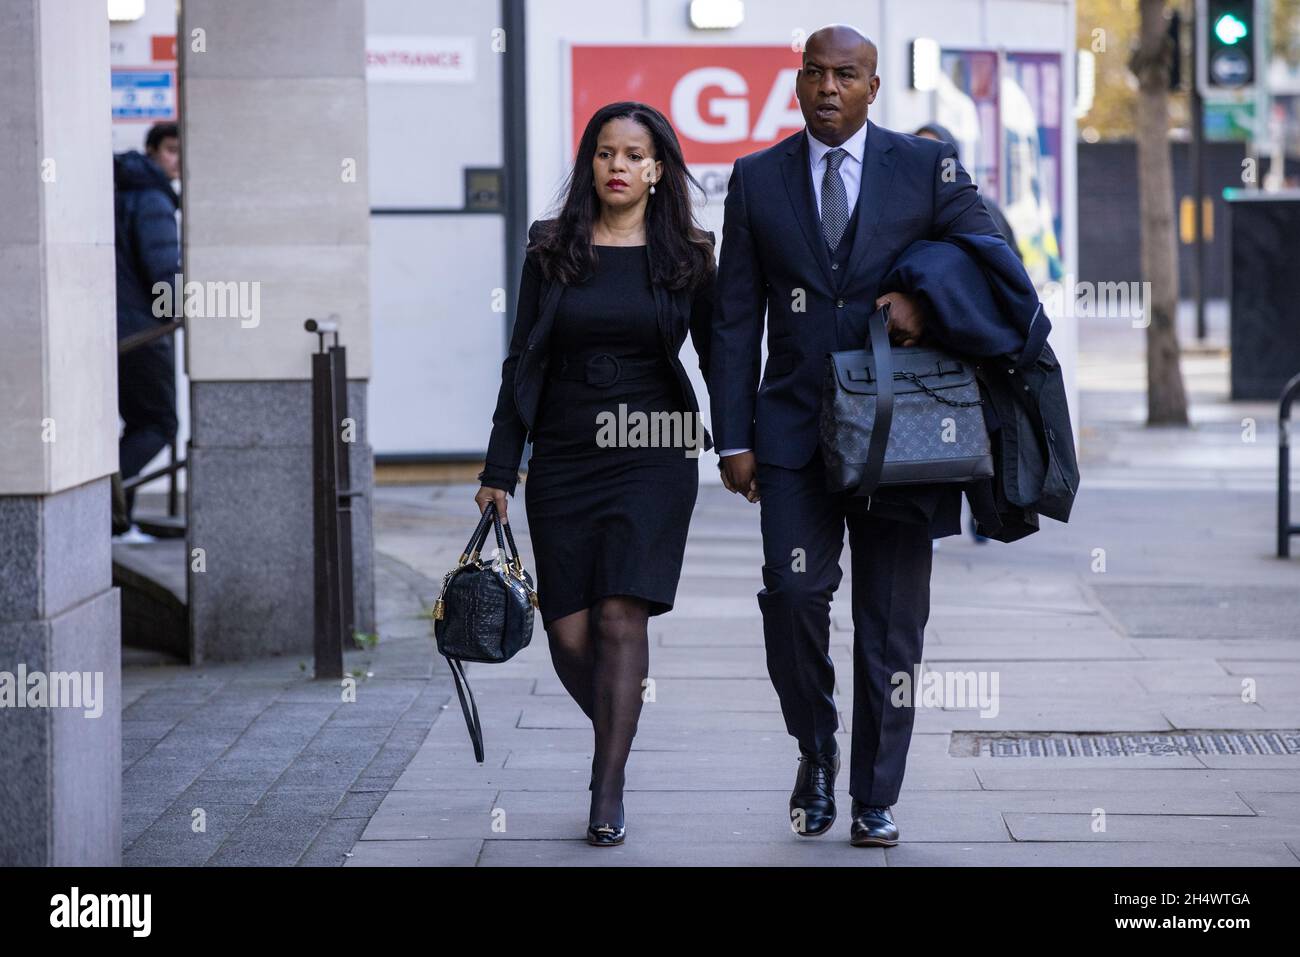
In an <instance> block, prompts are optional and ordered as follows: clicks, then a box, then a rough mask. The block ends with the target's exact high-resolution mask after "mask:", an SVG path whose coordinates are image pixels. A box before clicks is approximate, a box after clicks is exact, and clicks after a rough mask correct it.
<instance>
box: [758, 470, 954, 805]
mask: <svg viewBox="0 0 1300 957" xmlns="http://www.w3.org/2000/svg"><path fill="white" fill-rule="evenodd" d="M757 477H758V489H759V496H760V502H759V508H760V510H761V517H760V524H761V527H762V535H763V589H762V590H761V591H760V592H759V593H758V604H759V608H760V609H761V611H762V614H763V638H764V643H765V645H766V648H767V669H768V674H769V675H770V676H771V679H772V684H773V685H774V686H775V688H776V692H777V696H778V698H779V699H780V702H781V711H782V714H783V715H784V717H785V724H786V730H787V731H788V732H789V733H790V734H791V736H793V737H794V738H795V739H797V740H798V742H799V748H800V750H801V751H803V752H804V753H806V754H822V755H828V754H831V753H833V752H834V751H835V750H836V744H835V732H836V730H837V729H838V728H839V712H838V711H837V710H836V707H835V699H834V690H835V668H834V665H833V664H832V662H831V657H830V624H831V620H830V606H831V596H832V595H833V594H834V593H835V591H836V589H837V588H838V587H839V584H840V580H841V578H842V576H843V572H842V570H841V568H840V564H839V559H840V553H841V551H842V549H843V545H844V529H845V526H846V525H847V527H848V533H849V548H850V551H851V559H852V578H853V583H852V602H853V616H852V617H853V733H852V744H851V761H850V771H849V793H850V794H851V795H852V796H853V797H854V798H856V799H857V800H859V801H862V802H863V803H865V804H868V805H872V806H882V805H883V806H888V805H892V804H894V803H895V802H896V801H897V799H898V794H899V791H900V789H901V788H902V784H903V771H904V768H905V766H906V763H907V749H908V745H909V744H910V743H911V737H912V723H913V717H914V711H913V708H912V701H911V700H910V698H908V699H906V700H905V702H904V704H903V705H895V704H894V703H893V702H891V700H890V696H891V692H892V691H893V690H894V687H895V684H894V683H893V682H891V678H893V676H895V675H896V674H898V673H900V672H901V673H905V674H906V675H907V676H908V679H909V682H908V687H910V685H911V678H912V676H913V670H914V668H915V667H916V665H917V664H919V662H920V661H921V651H922V644H923V639H924V632H925V623H926V620H927V618H928V617H929V614H930V566H931V559H932V555H933V552H932V546H931V541H930V529H929V526H928V525H924V524H920V523H916V524H913V523H906V522H899V521H892V520H887V519H881V518H878V517H876V516H873V515H869V514H867V512H866V507H865V506H866V503H867V500H866V499H863V498H855V497H854V496H852V495H851V494H849V493H848V492H840V493H832V492H828V491H827V490H826V484H825V481H826V479H825V467H824V465H823V463H822V456H821V452H820V450H818V451H817V452H816V453H815V454H814V455H813V457H812V460H811V461H810V462H809V463H808V464H807V465H805V466H803V467H802V468H798V469H787V468H781V467H780V466H776V465H767V464H764V463H761V462H760V463H759V464H758V467H757Z"/></svg>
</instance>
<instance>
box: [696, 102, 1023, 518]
mask: <svg viewBox="0 0 1300 957" xmlns="http://www.w3.org/2000/svg"><path fill="white" fill-rule="evenodd" d="M814 195H815V194H814V192H813V184H812V174H811V172H810V170H809V164H808V142H807V134H806V131H804V130H801V131H800V132H798V133H796V134H794V135H793V136H790V137H789V138H787V139H785V140H783V141H782V142H780V143H777V144H775V145H774V146H771V147H769V148H768V149H766V150H763V151H761V152H758V153H753V154H750V155H749V156H744V157H742V158H740V159H739V160H737V161H736V164H735V166H734V168H733V169H732V173H731V182H730V184H729V186H728V190H727V200H726V206H725V215H724V219H723V227H722V254H721V259H720V262H719V265H718V281H717V287H716V296H715V302H714V313H713V329H712V337H711V338H712V342H711V344H710V353H711V359H710V362H709V371H708V382H709V397H710V401H711V404H712V415H711V418H712V422H713V433H714V434H713V439H714V443H715V445H716V446H717V448H719V449H731V448H752V449H753V450H754V452H755V455H756V458H757V460H758V461H759V462H763V463H766V464H771V465H777V466H781V467H784V468H791V469H796V468H802V467H803V466H804V465H806V464H807V463H808V462H809V461H810V460H811V458H812V456H813V454H814V453H815V452H816V451H817V444H818V417H819V411H820V402H821V388H822V377H823V374H824V369H825V355H826V353H828V352H833V351H836V350H841V349H861V348H863V347H864V344H865V343H866V341H867V333H866V328H867V326H866V321H867V318H868V317H869V316H870V315H871V314H872V313H873V312H875V310H876V305H875V303H876V299H877V297H878V296H880V295H882V294H883V293H884V292H886V291H888V290H886V289H883V288H882V281H883V280H884V278H885V276H886V274H887V273H888V272H889V271H890V269H891V267H892V266H893V264H894V262H895V260H896V259H898V257H899V255H900V253H902V252H903V251H904V250H905V249H907V247H908V246H910V245H911V244H912V243H913V242H916V241H917V240H942V239H944V238H945V237H947V236H949V235H956V234H978V235H986V236H993V237H997V238H998V242H1003V241H1002V240H1001V237H1000V234H999V233H998V230H997V227H996V226H995V225H994V222H993V220H992V218H991V217H990V216H989V214H988V211H987V210H986V209H985V208H984V203H983V202H982V201H981V198H980V196H979V193H978V191H977V190H976V188H975V185H974V183H972V182H971V179H970V176H969V175H967V173H966V171H965V170H964V169H963V168H962V167H961V164H960V163H958V162H957V157H956V152H955V151H954V150H953V148H952V147H951V146H950V145H948V144H947V143H941V142H936V141H934V140H929V139H924V138H922V137H917V136H910V135H908V134H905V133H897V132H894V131H893V130H887V129H885V128H884V127H881V126H877V125H876V124H875V123H871V122H870V121H869V120H868V130H867V140H866V149H865V152H864V154H863V164H862V187H861V191H860V192H859V194H858V208H857V217H858V219H857V226H856V231H855V232H854V235H853V247H852V255H851V258H850V259H849V261H848V265H847V268H846V269H844V270H842V271H841V270H832V269H831V258H830V255H829V253H828V251H827V249H826V243H825V240H824V239H823V238H822V232H821V217H820V215H819V213H818V210H817V208H816V206H815V201H814ZM1003 245H1005V243H1004V242H1003ZM841 272H843V275H841ZM801 310H802V311H801ZM765 312H766V315H767V348H768V359H767V367H766V368H765V369H764V370H763V374H762V379H761V380H760V378H759V364H760V357H761V351H760V346H761V343H762V337H763V316H764V313H765ZM927 510H928V508H927Z"/></svg>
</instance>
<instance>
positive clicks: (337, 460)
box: [304, 316, 363, 678]
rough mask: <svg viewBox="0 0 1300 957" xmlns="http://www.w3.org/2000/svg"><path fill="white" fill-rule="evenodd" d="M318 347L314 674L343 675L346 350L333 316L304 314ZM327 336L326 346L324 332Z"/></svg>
mask: <svg viewBox="0 0 1300 957" xmlns="http://www.w3.org/2000/svg"><path fill="white" fill-rule="evenodd" d="M304 327H305V328H306V330H307V331H308V332H310V333H315V335H316V337H317V341H318V349H317V351H316V352H315V353H313V354H312V357H311V461H312V543H313V551H314V553H315V609H316V615H315V627H314V629H313V631H314V639H313V647H314V651H315V657H316V677H317V678H341V677H342V676H343V645H344V640H345V638H349V637H351V636H352V634H353V629H354V627H355V622H356V606H355V602H354V598H353V592H352V499H354V498H358V497H360V496H361V495H362V494H363V493H361V492H358V491H354V490H353V489H352V487H351V486H352V481H351V475H352V472H351V468H350V465H351V460H350V457H349V455H348V445H349V444H350V442H351V440H350V439H347V438H345V437H344V436H345V433H347V431H348V429H349V428H350V429H352V430H353V432H352V434H354V435H355V428H356V426H355V423H352V422H351V421H350V420H349V419H348V372H347V350H346V349H344V347H343V346H341V345H339V331H338V322H337V317H334V316H331V317H330V318H329V319H308V320H307V321H306V323H304ZM327 335H332V336H333V339H334V341H333V344H332V345H330V346H329V347H328V348H326V345H325V337H326V336H327Z"/></svg>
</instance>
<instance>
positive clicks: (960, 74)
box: [932, 49, 1002, 197]
mask: <svg viewBox="0 0 1300 957" xmlns="http://www.w3.org/2000/svg"><path fill="white" fill-rule="evenodd" d="M998 93H999V90H998V55H997V52H996V51H994V50H947V49H945V50H944V51H943V52H942V53H941V55H940V58H939V79H938V85H937V86H936V87H935V91H934V116H933V117H932V119H933V121H934V122H936V123H940V124H942V125H943V126H946V127H947V128H948V130H949V131H950V132H951V133H952V135H953V136H955V137H956V138H957V142H958V143H959V144H960V148H959V150H958V153H959V155H960V157H961V165H962V166H963V167H965V169H966V172H968V173H970V175H971V179H973V180H974V181H975V183H976V185H978V186H979V188H980V191H981V192H983V193H986V194H988V195H989V196H993V197H999V196H1001V193H1002V189H1001V185H1002V184H1001V173H1002V163H1001V156H1000V149H1001V136H1000V134H999V130H1000V127H1001V118H1000V115H999V106H1000V99H999V96H998Z"/></svg>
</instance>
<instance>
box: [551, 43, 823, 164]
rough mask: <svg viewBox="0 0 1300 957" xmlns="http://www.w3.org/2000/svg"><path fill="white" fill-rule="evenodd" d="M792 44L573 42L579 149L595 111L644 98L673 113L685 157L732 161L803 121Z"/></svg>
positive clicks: (796, 56) (692, 160)
mask: <svg viewBox="0 0 1300 957" xmlns="http://www.w3.org/2000/svg"><path fill="white" fill-rule="evenodd" d="M799 62H800V56H799V54H798V53H797V52H795V51H794V50H793V49H791V48H790V47H789V46H694V45H692V46H658V45H633V46H574V47H573V60H572V74H571V76H572V83H573V113H572V123H573V138H572V146H573V147H574V150H575V152H576V149H577V146H578V141H579V140H581V139H582V131H583V129H584V128H585V127H586V125H587V121H588V120H590V119H591V116H592V114H593V113H595V112H596V111H597V110H598V109H600V108H601V107H602V106H604V105H605V104H607V103H615V102H617V101H619V100H639V101H640V102H642V103H647V104H649V105H650V106H653V107H654V108H655V109H657V110H659V111H660V112H661V113H663V114H664V116H666V117H668V120H669V122H670V123H672V125H673V128H674V129H675V130H676V131H677V137H678V139H680V140H681V143H682V151H683V152H684V153H685V155H686V162H687V163H732V162H734V161H735V160H736V158H737V157H739V156H744V155H745V154H747V153H753V152H754V151H755V150H761V149H765V148H767V147H769V146H771V145H772V144H773V143H776V142H779V141H780V140H782V139H784V138H785V137H787V136H789V135H790V134H791V133H795V132H797V131H799V130H801V129H803V126H804V119H803V114H802V113H800V112H799V102H798V101H797V100H796V99H795V95H794V78H795V73H796V72H797V71H798V69H799Z"/></svg>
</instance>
